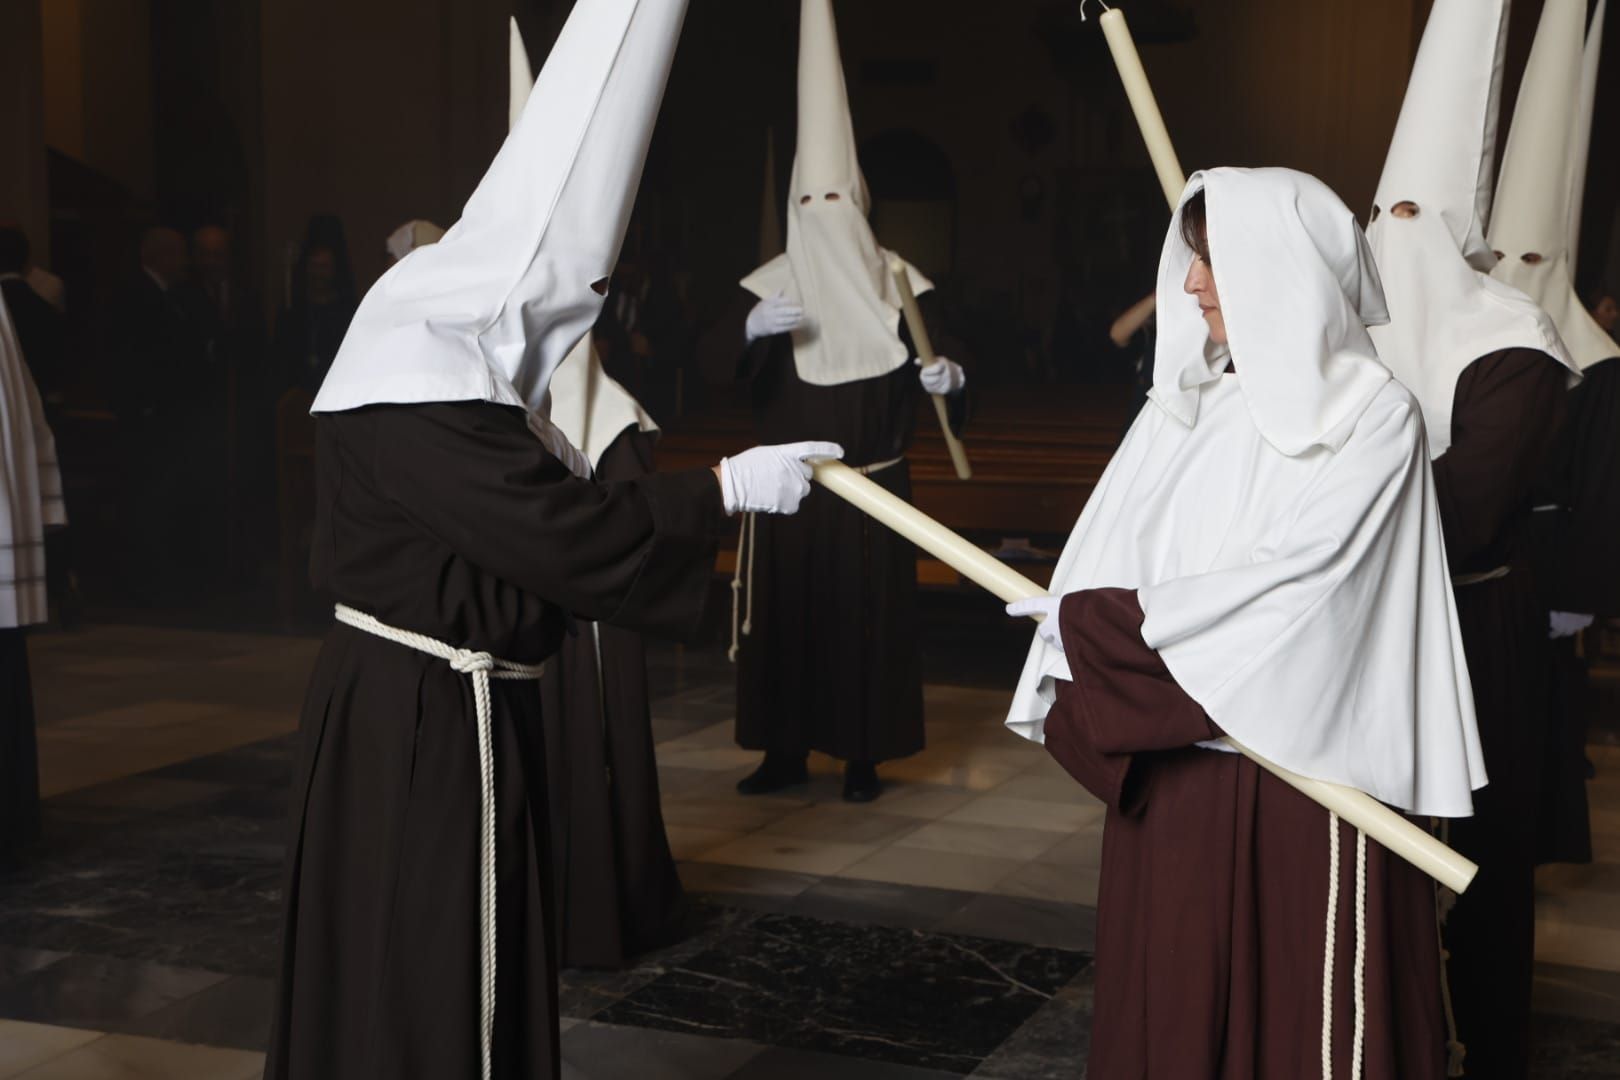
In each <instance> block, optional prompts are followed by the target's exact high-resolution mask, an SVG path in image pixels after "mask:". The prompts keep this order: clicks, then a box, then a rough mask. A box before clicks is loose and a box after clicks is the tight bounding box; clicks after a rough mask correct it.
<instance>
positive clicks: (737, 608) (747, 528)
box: [726, 457, 906, 664]
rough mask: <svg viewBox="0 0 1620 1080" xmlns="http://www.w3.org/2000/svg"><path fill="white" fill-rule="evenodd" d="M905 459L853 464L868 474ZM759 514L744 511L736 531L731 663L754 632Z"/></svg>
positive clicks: (732, 591) (732, 587)
mask: <svg viewBox="0 0 1620 1080" xmlns="http://www.w3.org/2000/svg"><path fill="white" fill-rule="evenodd" d="M904 460H906V459H905V458H904V457H897V458H890V459H889V460H888V461H879V462H875V463H874V464H871V465H856V466H853V468H854V470H855V471H856V472H858V473H860V474H861V475H862V476H871V475H872V474H873V473H880V472H882V471H883V470H885V469H892V468H894V467H895V466H896V465H898V464H900V463H901V462H902V461H904ZM758 516H759V515H758V514H753V513H749V514H744V515H743V520H742V529H741V531H740V532H739V533H738V534H737V568H736V569H735V570H733V571H732V574H731V648H729V649H727V650H726V659H728V660H730V661H731V662H732V663H733V664H735V663H736V662H737V650H738V649H740V648H742V639H743V638H745V637H747V636H748V635H749V634H752V633H753V632H754V546H755V545H754V532H755V524H754V522H755V519H756V518H757V517H758ZM745 565H746V569H745V568H744V567H745Z"/></svg>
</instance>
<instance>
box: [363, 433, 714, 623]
mask: <svg viewBox="0 0 1620 1080" xmlns="http://www.w3.org/2000/svg"><path fill="white" fill-rule="evenodd" d="M379 414H380V416H381V427H380V430H379V432H378V439H377V455H378V459H379V460H378V461H377V463H376V468H377V475H378V477H379V480H380V483H381V485H382V486H383V488H384V490H385V492H386V493H387V495H388V497H389V498H391V499H393V500H394V501H395V502H396V503H397V504H398V505H399V506H400V507H401V508H402V509H403V510H404V511H405V513H406V514H408V515H409V516H411V517H412V518H414V519H415V520H416V521H417V522H418V523H419V524H420V525H421V526H422V527H423V528H424V529H426V530H427V531H429V532H430V533H432V534H434V535H436V536H438V537H439V538H440V539H441V540H442V541H443V542H444V543H445V544H446V545H447V546H449V547H450V548H451V549H452V550H454V551H456V552H457V553H458V554H460V555H461V556H462V557H463V558H465V559H467V560H468V561H469V562H472V563H473V564H475V565H477V566H479V567H481V568H482V569H484V570H485V571H487V572H488V573H490V574H493V575H494V576H496V577H498V578H501V579H502V580H504V581H508V582H510V583H512V584H513V585H516V586H518V587H519V588H521V589H523V590H525V591H527V592H531V593H533V594H535V595H536V596H539V597H540V598H542V599H544V600H546V601H548V602H550V603H552V604H555V605H557V606H558V607H561V608H563V609H565V610H567V611H569V612H571V613H573V614H574V615H577V616H579V617H581V618H584V619H589V620H591V621H593V622H603V623H608V624H610V625H615V626H623V627H625V628H627V629H632V630H639V631H642V632H645V633H654V634H662V635H666V636H673V637H689V636H690V635H691V634H692V633H694V632H695V631H696V629H697V623H698V621H699V620H700V619H701V617H702V612H703V601H704V598H705V597H706V595H707V592H708V587H709V579H710V576H711V574H712V572H713V568H714V551H715V548H716V545H717V544H718V542H719V534H720V531H721V528H722V525H723V522H724V521H725V511H724V508H723V504H722V498H721V494H720V485H719V483H717V482H716V480H715V478H714V474H713V473H712V472H711V471H710V470H708V469H698V470H691V471H685V472H672V473H654V474H651V475H648V476H643V477H639V478H637V479H635V480H630V481H625V482H622V483H614V484H602V483H597V482H594V481H588V480H580V479H578V478H576V477H574V476H573V475H572V474H570V473H569V472H568V470H567V468H566V467H565V466H564V465H563V464H562V463H561V462H560V461H558V460H557V459H556V458H554V457H552V456H551V454H550V453H549V452H548V451H547V450H546V448H545V447H544V446H542V445H541V444H540V441H539V440H538V439H536V438H535V437H534V435H533V434H532V433H531V432H530V431H529V428H528V423H527V420H526V418H525V416H524V414H523V413H522V411H521V410H518V409H513V408H508V407H505V406H500V405H490V404H488V403H484V402H475V403H457V404H444V405H426V406H418V407H414V408H387V409H382V410H379Z"/></svg>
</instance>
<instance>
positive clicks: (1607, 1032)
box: [1530, 1015, 1620, 1080]
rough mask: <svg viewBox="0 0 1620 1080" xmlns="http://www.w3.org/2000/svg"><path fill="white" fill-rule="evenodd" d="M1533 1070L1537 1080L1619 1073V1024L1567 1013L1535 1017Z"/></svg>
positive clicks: (1531, 1049)
mask: <svg viewBox="0 0 1620 1080" xmlns="http://www.w3.org/2000/svg"><path fill="white" fill-rule="evenodd" d="M1530 1074H1531V1076H1533V1077H1536V1078H1537V1080H1543V1078H1545V1080H1552V1078H1554V1077H1557V1078H1559V1080H1565V1078H1567V1077H1573V1076H1583V1077H1585V1076H1591V1077H1605V1078H1610V1080H1612V1078H1615V1077H1620V1024H1605V1023H1602V1022H1600V1021H1597V1020H1581V1019H1578V1018H1575V1017H1568V1016H1541V1015H1538V1016H1535V1017H1533V1018H1532V1020H1531V1024H1530Z"/></svg>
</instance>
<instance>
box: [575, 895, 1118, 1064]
mask: <svg viewBox="0 0 1620 1080" xmlns="http://www.w3.org/2000/svg"><path fill="white" fill-rule="evenodd" d="M1085 964H1086V958H1085V957H1084V956H1083V955H1081V954H1079V953H1072V952H1065V951H1063V950H1058V949H1041V948H1032V947H1029V946H1023V945H1017V944H1012V943H1008V942H999V941H986V940H982V939H978V938H959V937H949V936H945V935H939V934H928V933H923V932H920V931H915V930H903V929H894V928H890V927H880V926H849V925H845V924H839V923H828V922H822V921H819V920H816V919H808V918H804V917H802V916H796V915H779V914H766V915H761V916H760V917H759V918H758V919H756V920H754V921H753V922H752V923H750V924H748V925H747V926H746V927H744V928H742V929H741V930H739V931H738V932H736V933H734V934H731V935H729V936H728V937H726V938H725V939H724V940H722V941H721V942H719V943H718V944H717V945H716V946H715V947H714V948H711V949H709V950H706V951H705V952H702V953H700V954H699V955H697V956H694V957H693V958H692V959H691V960H689V961H688V962H686V963H685V964H683V965H681V966H680V967H677V968H673V969H671V970H670V971H669V972H668V973H666V974H665V975H663V976H661V977H660V978H659V979H657V980H655V981H654V982H652V983H651V984H649V985H648V986H646V987H644V988H642V989H641V990H638V991H636V992H635V993H634V994H631V995H630V996H629V997H627V998H625V999H624V1000H623V1001H621V1002H619V1003H618V1004H617V1005H614V1006H612V1007H611V1008H609V1009H607V1010H605V1011H604V1012H603V1013H601V1014H600V1015H599V1016H598V1017H597V1019H599V1020H601V1021H602V1022H604V1023H616V1024H626V1025H633V1026H641V1027H652V1028H661V1029H665V1030H672V1031H685V1032H696V1033H702V1034H705V1035H710V1036H718V1037H723V1038H737V1039H751V1040H754V1041H756V1042H760V1043H765V1044H767V1045H772V1046H784V1047H789V1048H795V1049H805V1050H819V1051H824V1052H829V1053H835V1054H842V1055H846V1056H850V1057H863V1058H870V1059H873V1060H877V1061H888V1062H893V1063H896V1064H902V1065H916V1066H920V1067H924V1068H930V1069H940V1070H944V1071H947V1072H953V1073H967V1072H970V1071H972V1070H973V1069H974V1068H975V1067H976V1066H977V1065H978V1064H979V1063H980V1062H981V1061H982V1060H983V1059H984V1058H985V1057H987V1056H988V1055H989V1054H990V1053H992V1052H993V1051H994V1050H995V1049H996V1047H998V1046H1000V1045H1001V1043H1002V1042H1003V1041H1005V1040H1006V1038H1007V1037H1008V1036H1010V1035H1011V1034H1012V1033H1013V1032H1014V1031H1016V1030H1017V1029H1018V1028H1019V1027H1020V1026H1022V1025H1023V1023H1024V1022H1025V1021H1026V1020H1028V1019H1029V1017H1030V1016H1032V1015H1034V1013H1035V1012H1036V1011H1037V1010H1038V1009H1039V1008H1040V1007H1041V1006H1042V1005H1043V1004H1045V1003H1046V1002H1047V1001H1049V1000H1050V999H1051V997H1052V995H1053V994H1054V993H1056V991H1057V990H1059V989H1060V988H1062V987H1063V986H1065V985H1066V984H1067V983H1068V982H1069V981H1070V980H1071V979H1073V978H1074V976H1075V975H1076V974H1078V972H1079V971H1080V970H1081V969H1082V968H1083V967H1084V966H1085Z"/></svg>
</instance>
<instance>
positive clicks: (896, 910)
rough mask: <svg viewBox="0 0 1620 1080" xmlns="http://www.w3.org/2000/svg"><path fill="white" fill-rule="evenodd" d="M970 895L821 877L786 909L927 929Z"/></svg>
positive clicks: (971, 896)
mask: <svg viewBox="0 0 1620 1080" xmlns="http://www.w3.org/2000/svg"><path fill="white" fill-rule="evenodd" d="M973 899H974V894H973V893H966V892H958V891H956V890H954V889H932V888H928V887H926V886H922V885H894V884H890V883H889V882H885V881H859V880H856V879H853V878H825V879H823V880H822V881H821V882H820V883H819V884H816V885H812V886H811V887H810V888H808V889H806V890H805V891H804V892H802V893H800V894H799V895H798V896H797V897H795V898H794V899H793V902H792V904H791V905H789V906H788V908H787V910H788V911H790V912H792V913H793V914H795V915H807V916H809V917H810V918H813V919H825V920H828V921H830V922H846V923H857V924H872V925H878V926H901V927H908V928H910V929H914V930H930V929H939V928H940V926H941V925H942V924H943V923H947V922H949V921H951V917H952V916H954V915H955V914H956V913H958V912H960V911H961V910H962V909H963V908H964V907H966V906H967V905H968V904H969V903H971V902H972V901H973ZM985 936H999V935H985Z"/></svg>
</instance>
